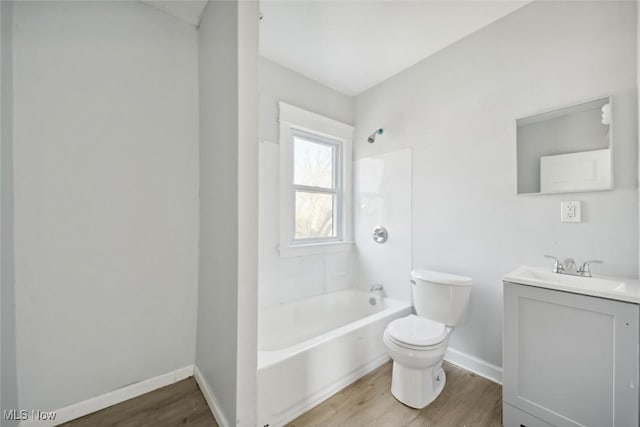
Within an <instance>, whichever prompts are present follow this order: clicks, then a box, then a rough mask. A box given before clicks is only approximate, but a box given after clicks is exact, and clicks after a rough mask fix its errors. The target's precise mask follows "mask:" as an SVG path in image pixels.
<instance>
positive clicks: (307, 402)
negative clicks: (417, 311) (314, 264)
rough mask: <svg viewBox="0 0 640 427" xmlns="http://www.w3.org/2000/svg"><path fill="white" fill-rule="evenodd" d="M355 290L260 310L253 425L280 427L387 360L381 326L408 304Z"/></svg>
mask: <svg viewBox="0 0 640 427" xmlns="http://www.w3.org/2000/svg"><path fill="white" fill-rule="evenodd" d="M370 297H371V295H370V294H369V293H368V292H363V291H359V290H355V289H351V290H345V291H340V292H334V293H330V294H324V295H320V296H316V297H312V298H307V299H304V300H300V301H295V302H292V303H286V304H279V305H276V306H272V307H268V308H265V309H261V310H260V313H259V316H258V318H259V322H258V325H259V326H258V425H259V426H267V425H268V426H269V427H274V426H281V425H284V424H285V423H287V422H289V421H292V420H293V419H295V418H296V417H297V416H299V415H301V414H302V413H304V412H306V411H307V410H309V409H311V408H312V407H314V406H315V405H317V404H318V403H320V402H322V401H323V400H325V399H326V398H328V397H329V396H331V395H332V394H334V393H336V392H337V391H339V390H341V389H342V388H344V387H346V386H347V385H349V384H351V383H352V382H354V381H355V380H357V379H358V378H360V377H361V376H363V375H364V374H366V373H368V372H369V371H371V370H373V369H375V368H376V367H378V366H380V365H381V364H383V363H384V362H385V361H387V360H389V358H388V356H387V351H386V348H385V346H384V344H383V342H382V333H383V331H384V328H385V327H386V326H387V324H388V323H389V322H390V321H392V320H393V319H396V318H398V317H403V316H406V315H408V314H409V313H411V306H410V305H409V304H406V303H403V302H400V301H396V300H393V299H389V298H382V300H381V301H379V302H378V303H377V304H376V305H371V304H370V301H369V299H370Z"/></svg>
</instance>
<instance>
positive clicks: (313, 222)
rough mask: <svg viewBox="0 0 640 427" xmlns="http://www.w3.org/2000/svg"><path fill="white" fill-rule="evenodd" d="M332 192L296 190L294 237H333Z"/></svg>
mask: <svg viewBox="0 0 640 427" xmlns="http://www.w3.org/2000/svg"><path fill="white" fill-rule="evenodd" d="M333 209H334V203H333V194H326V193H307V192H304V191H296V224H295V226H296V233H295V238H296V239H314V238H315V239H318V238H327V237H335V230H334V229H333Z"/></svg>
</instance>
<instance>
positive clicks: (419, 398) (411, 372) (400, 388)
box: [391, 361, 447, 409]
mask: <svg viewBox="0 0 640 427" xmlns="http://www.w3.org/2000/svg"><path fill="white" fill-rule="evenodd" d="M446 379H447V378H446V375H445V373H444V370H443V369H442V362H440V363H438V364H437V365H434V366H430V367H428V368H421V369H412V368H407V367H406V366H403V365H401V364H399V363H397V362H396V361H394V362H393V373H392V375H391V394H393V396H394V397H395V398H396V399H398V400H399V401H400V402H402V403H404V404H405V405H407V406H410V407H411V408H415V409H422V408H424V407H426V406H427V405H429V404H430V403H431V402H433V401H434V400H435V399H436V397H438V396H439V395H440V393H441V392H442V389H443V388H444V384H445V382H446Z"/></svg>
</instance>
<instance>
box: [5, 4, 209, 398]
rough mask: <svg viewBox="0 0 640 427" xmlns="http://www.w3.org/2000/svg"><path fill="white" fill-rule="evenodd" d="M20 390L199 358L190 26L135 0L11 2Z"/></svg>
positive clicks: (130, 374) (99, 382) (26, 394)
mask: <svg viewBox="0 0 640 427" xmlns="http://www.w3.org/2000/svg"><path fill="white" fill-rule="evenodd" d="M13 30H14V46H13V47H14V101H15V110H14V113H15V116H14V120H15V121H14V123H15V129H14V131H15V145H14V150H15V152H14V154H15V194H16V200H15V242H16V249H15V256H16V304H17V308H16V317H17V319H16V320H17V333H16V335H17V337H16V338H17V354H18V388H19V403H20V407H21V408H24V409H31V408H37V409H56V408H60V407H63V406H66V405H68V404H71V403H75V402H79V401H82V400H85V399H87V398H90V397H93V396H96V395H100V394H103V393H106V392H109V391H112V390H114V389H117V388H120V387H123V386H125V385H128V384H131V383H134V382H137V381H140V380H144V379H147V378H150V377H154V376H157V375H160V374H163V373H166V372H169V371H172V370H175V369H178V368H181V367H184V366H187V365H190V364H192V363H193V360H194V349H195V325H196V324H195V320H196V317H195V316H196V292H197V259H198V258H197V250H198V248H197V238H198V237H197V232H198V229H197V224H198V209H197V203H198V193H197V191H198V139H197V138H198V114H197V109H198V91H197V90H198V87H197V34H196V29H195V28H194V27H192V26H189V25H188V24H185V23H182V22H180V21H178V20H177V19H175V18H173V17H171V16H169V15H166V14H164V13H162V12H160V11H158V10H155V9H153V8H150V7H148V6H146V5H143V4H141V3H138V2H65V3H61V2H18V3H16V4H15V7H14V28H13Z"/></svg>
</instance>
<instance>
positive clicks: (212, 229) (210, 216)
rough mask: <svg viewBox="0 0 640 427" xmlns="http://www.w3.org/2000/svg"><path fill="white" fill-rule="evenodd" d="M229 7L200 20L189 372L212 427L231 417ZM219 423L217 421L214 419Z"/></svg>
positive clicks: (232, 86) (233, 293) (232, 67)
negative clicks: (192, 363)
mask: <svg viewBox="0 0 640 427" xmlns="http://www.w3.org/2000/svg"><path fill="white" fill-rule="evenodd" d="M237 12H238V4H237V2H235V1H233V2H232V1H229V2H226V1H225V2H210V3H209V4H208V5H207V7H206V8H205V10H204V14H203V15H202V18H201V19H200V28H199V31H198V33H199V34H198V36H199V45H198V50H199V82H200V255H199V256H200V266H199V269H200V276H199V291H198V331H197V339H196V366H197V367H198V369H199V370H200V371H201V372H202V375H203V377H204V378H205V380H206V381H207V383H208V385H209V387H210V388H211V391H212V393H213V394H214V395H215V397H216V399H217V405H218V406H219V408H220V409H219V411H220V412H221V414H219V415H218V416H217V418H218V422H219V423H220V424H228V425H232V424H234V423H233V420H234V419H235V413H236V390H237V382H236V370H237V354H238V348H237V345H236V343H237V339H238V330H237V325H238V323H237V316H238V285H237V284H238V269H237V266H238V219H237V215H238V210H237V206H238V192H237V190H238V179H237V177H238V147H237V140H238V127H237V123H238V96H237V95H238V94H237V90H238V75H237V72H238V66H237V58H238V56H237V45H238V41H237V31H238V21H237ZM220 417H223V418H224V419H222V420H221V419H220Z"/></svg>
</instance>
